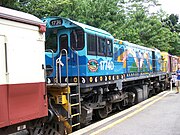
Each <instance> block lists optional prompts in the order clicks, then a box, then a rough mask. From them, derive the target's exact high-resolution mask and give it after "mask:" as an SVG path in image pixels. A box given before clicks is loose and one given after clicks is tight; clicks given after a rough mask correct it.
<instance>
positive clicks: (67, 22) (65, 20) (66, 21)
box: [42, 16, 113, 38]
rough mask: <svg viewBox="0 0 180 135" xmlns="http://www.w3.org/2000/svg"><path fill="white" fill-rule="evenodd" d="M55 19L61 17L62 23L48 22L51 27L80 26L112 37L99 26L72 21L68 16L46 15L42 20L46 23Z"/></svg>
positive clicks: (86, 30)
mask: <svg viewBox="0 0 180 135" xmlns="http://www.w3.org/2000/svg"><path fill="white" fill-rule="evenodd" d="M56 19H61V20H62V22H61V23H62V24H61V25H57V26H51V25H50V24H48V26H49V27H50V28H51V27H57V28H58V27H61V26H62V25H63V26H64V27H66V28H71V27H80V28H82V29H83V30H84V31H85V32H89V31H91V32H97V33H100V34H103V35H106V36H109V37H111V38H113V36H112V35H111V34H110V33H109V32H107V31H105V30H102V29H99V28H95V27H93V26H90V25H86V24H83V23H80V22H77V21H73V20H71V19H69V18H64V17H59V16H51V17H46V18H43V19H42V20H43V21H44V22H45V21H47V22H48V23H50V21H52V20H56Z"/></svg>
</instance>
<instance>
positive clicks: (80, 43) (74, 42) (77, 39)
mask: <svg viewBox="0 0 180 135" xmlns="http://www.w3.org/2000/svg"><path fill="white" fill-rule="evenodd" d="M71 48H72V49H75V50H82V49H83V48H84V32H83V30H79V29H77V30H73V31H72V32H71Z"/></svg>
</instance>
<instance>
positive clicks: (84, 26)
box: [68, 19, 113, 37]
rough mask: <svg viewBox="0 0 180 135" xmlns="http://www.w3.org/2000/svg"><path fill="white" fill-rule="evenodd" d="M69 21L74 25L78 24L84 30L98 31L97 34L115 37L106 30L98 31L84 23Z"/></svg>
mask: <svg viewBox="0 0 180 135" xmlns="http://www.w3.org/2000/svg"><path fill="white" fill-rule="evenodd" d="M68 20H69V21H71V22H72V23H74V24H76V25H77V26H79V27H81V28H83V29H84V30H91V31H96V32H99V33H103V34H106V35H108V36H111V37H113V36H112V35H111V34H110V33H109V32H107V31H105V30H102V29H98V28H95V27H93V26H90V25H86V24H83V23H80V22H76V21H73V20H70V19H68Z"/></svg>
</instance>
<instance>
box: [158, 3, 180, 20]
mask: <svg viewBox="0 0 180 135" xmlns="http://www.w3.org/2000/svg"><path fill="white" fill-rule="evenodd" d="M158 1H159V3H160V4H162V5H161V8H162V9H163V10H164V11H165V12H167V13H168V14H177V15H179V17H180V0H158Z"/></svg>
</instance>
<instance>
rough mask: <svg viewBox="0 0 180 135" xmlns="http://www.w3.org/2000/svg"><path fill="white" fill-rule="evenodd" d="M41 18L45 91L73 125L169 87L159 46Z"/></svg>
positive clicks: (131, 103) (84, 26)
mask: <svg viewBox="0 0 180 135" xmlns="http://www.w3.org/2000/svg"><path fill="white" fill-rule="evenodd" d="M43 21H44V22H46V28H47V31H46V44H45V45H46V74H47V83H48V84H47V86H48V87H47V90H48V93H49V94H50V95H51V96H52V97H53V99H54V100H55V101H54V102H55V103H56V105H55V104H54V105H51V107H53V106H54V107H55V108H56V109H57V108H58V110H59V113H60V112H62V111H63V110H66V111H65V113H63V117H64V118H66V117H68V118H69V119H70V120H69V122H68V123H69V124H70V125H71V127H77V126H78V125H80V124H82V125H86V124H88V123H89V122H90V121H91V120H92V119H93V116H95V117H96V118H98V119H99V118H105V117H106V116H107V115H108V114H109V113H110V112H112V111H113V110H114V109H118V110H121V109H122V108H124V107H125V106H128V105H133V104H135V103H138V102H140V101H142V100H145V99H147V98H148V96H151V95H153V94H155V93H158V92H160V91H161V90H164V89H165V88H166V87H167V81H166V80H167V78H168V75H167V73H165V72H162V71H161V65H162V61H161V54H160V51H159V50H158V49H151V48H147V47H143V46H139V45H136V44H132V43H129V42H128V41H122V40H117V39H114V37H113V36H112V35H111V34H110V33H108V32H106V31H104V30H101V29H98V28H95V27H92V26H88V25H85V24H82V23H79V22H76V21H73V20H70V19H66V18H61V17H50V18H44V19H43ZM64 87H65V88H66V89H64ZM73 91H74V92H73ZM75 95H76V96H75ZM63 101H64V104H63V103H62V102H63ZM65 101H67V102H65ZM57 104H59V107H57ZM65 104H66V105H65ZM69 104H71V105H70V106H69ZM68 106H69V107H68ZM75 106H76V107H77V108H75ZM73 107H74V108H73ZM59 108H64V109H59ZM74 110H75V111H74ZM54 113H55V112H54ZM60 114H62V113H60ZM73 118H74V119H75V120H73ZM73 122H74V123H73Z"/></svg>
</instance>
